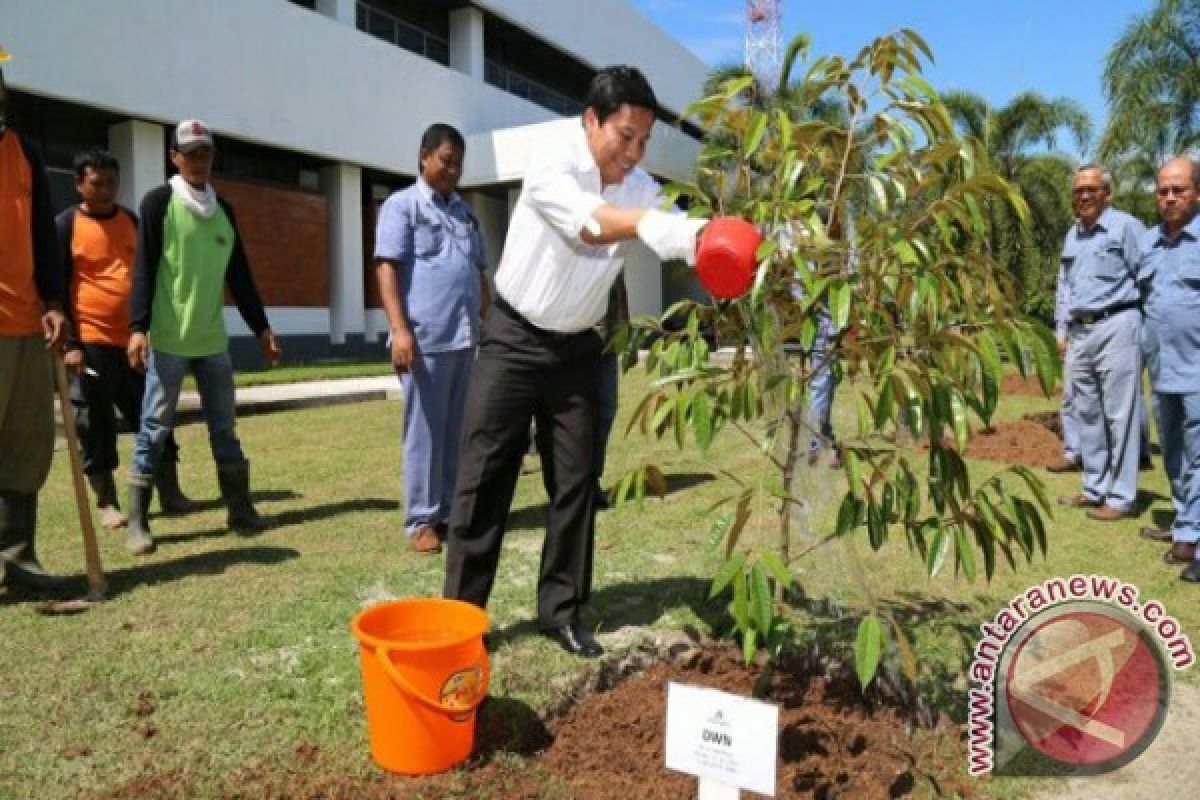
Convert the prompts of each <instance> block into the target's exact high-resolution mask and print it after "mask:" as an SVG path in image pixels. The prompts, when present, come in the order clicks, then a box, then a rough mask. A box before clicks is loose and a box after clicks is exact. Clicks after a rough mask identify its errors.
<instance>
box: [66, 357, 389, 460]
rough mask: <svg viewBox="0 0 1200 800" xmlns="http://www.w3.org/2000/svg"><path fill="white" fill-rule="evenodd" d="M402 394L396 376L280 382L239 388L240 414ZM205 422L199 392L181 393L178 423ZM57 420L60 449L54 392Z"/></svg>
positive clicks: (359, 400) (335, 403) (337, 403)
mask: <svg viewBox="0 0 1200 800" xmlns="http://www.w3.org/2000/svg"><path fill="white" fill-rule="evenodd" d="M400 397H401V391H400V379H399V378H397V377H396V376H395V375H380V376H377V377H374V378H339V379H337V380H329V381H301V382H299V383H277V384H272V385H269V386H249V387H245V388H242V389H238V390H237V413H238V416H239V417H241V416H246V415H248V414H267V413H270V412H272V411H284V410H288V409H296V408H312V407H314V406H335V405H340V404H341V403H361V402H364V401H367V400H395V399H399V398H400ZM203 421H204V416H203V414H202V413H201V411H200V395H199V394H197V393H196V392H194V391H187V392H183V393H182V394H180V395H179V406H178V408H176V411H175V423H176V424H177V425H184V424H187V423H192V422H203ZM54 423H55V442H54V448H55V449H56V450H61V449H62V448H63V447H65V446H66V444H65V440H64V439H63V433H62V414H61V412H60V411H59V408H58V394H57V393H55V395H54Z"/></svg>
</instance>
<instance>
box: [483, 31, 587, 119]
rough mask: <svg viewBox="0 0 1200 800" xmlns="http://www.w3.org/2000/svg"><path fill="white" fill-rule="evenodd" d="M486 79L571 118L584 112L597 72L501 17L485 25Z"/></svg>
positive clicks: (484, 74) (507, 90)
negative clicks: (591, 84) (590, 86)
mask: <svg viewBox="0 0 1200 800" xmlns="http://www.w3.org/2000/svg"><path fill="white" fill-rule="evenodd" d="M483 52H484V73H483V77H484V80H485V81H487V82H488V83H490V84H491V85H492V86H495V87H497V88H500V89H503V90H504V91H506V92H509V93H510V94H515V95H516V96H517V97H523V98H525V99H526V100H528V101H530V102H532V103H537V104H538V105H540V106H543V107H544V108H548V109H550V110H551V111H554V112H557V113H559V114H563V115H565V116H570V115H572V114H578V113H580V112H581V111H583V100H584V98H585V97H586V96H587V90H588V85H589V84H590V83H591V82H592V76H594V75H595V74H596V73H595V70H593V69H592V68H591V67H588V66H587V65H586V64H583V63H582V62H580V61H578V60H576V59H575V58H574V57H572V56H571V55H569V54H567V53H564V52H563V51H561V50H559V49H558V48H556V47H554V46H552V45H550V44H548V43H546V42H544V41H542V40H541V39H539V38H537V37H536V36H532V35H531V34H529V33H527V32H525V31H524V30H522V29H520V28H518V27H517V26H515V25H512V24H510V23H508V22H506V21H504V20H502V19H500V18H499V17H496V16H494V15H491V14H488V15H486V16H485V17H484V22H483Z"/></svg>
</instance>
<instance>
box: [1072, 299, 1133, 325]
mask: <svg viewBox="0 0 1200 800" xmlns="http://www.w3.org/2000/svg"><path fill="white" fill-rule="evenodd" d="M1137 307H1138V304H1137V303H1121V304H1119V305H1115V306H1113V307H1112V308H1106V309H1104V310H1103V311H1086V312H1084V313H1082V314H1075V315H1074V316H1072V317H1071V322H1077V323H1079V324H1080V325H1094V324H1096V323H1097V322H1100V321H1101V320H1105V319H1108V318H1109V317H1111V316H1115V315H1117V314H1120V313H1121V312H1123V311H1131V310H1133V309H1135V308H1137Z"/></svg>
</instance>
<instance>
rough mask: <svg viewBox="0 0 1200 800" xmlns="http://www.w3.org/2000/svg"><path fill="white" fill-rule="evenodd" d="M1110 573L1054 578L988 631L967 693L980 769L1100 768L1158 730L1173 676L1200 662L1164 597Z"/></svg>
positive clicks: (1019, 599)
mask: <svg viewBox="0 0 1200 800" xmlns="http://www.w3.org/2000/svg"><path fill="white" fill-rule="evenodd" d="M1138 595H1139V592H1138V588H1137V587H1136V586H1134V585H1132V584H1129V583H1125V582H1124V581H1122V580H1120V579H1119V578H1112V577H1109V576H1106V575H1072V576H1071V577H1069V578H1050V579H1048V580H1045V581H1043V582H1042V583H1040V584H1038V585H1036V586H1031V587H1029V588H1028V589H1026V590H1025V591H1023V592H1021V593H1020V594H1019V595H1017V596H1016V597H1014V598H1013V600H1012V602H1010V603H1009V604H1008V605H1007V606H1005V607H1004V608H1002V609H1001V610H1000V611H999V612H997V613H996V615H995V617H994V618H993V619H992V620H991V621H989V622H985V623H984V624H983V625H981V626H980V631H981V632H982V634H983V636H982V638H981V639H980V640H979V644H978V645H976V647H975V654H974V659H973V661H972V662H971V671H970V680H971V684H972V685H971V688H970V690H969V692H968V698H969V699H968V704H969V705H968V712H969V718H968V739H967V747H968V753H967V756H968V765H967V769H968V772H970V774H971V775H974V776H980V775H984V774H986V773H989V772H990V773H993V774H997V775H1096V774H1100V773H1102V772H1108V771H1109V770H1113V769H1116V768H1118V767H1120V766H1122V765H1124V764H1127V763H1129V762H1130V761H1132V760H1133V759H1135V758H1137V756H1138V755H1140V754H1141V753H1142V752H1143V751H1144V750H1145V749H1146V748H1147V747H1149V746H1150V743H1151V742H1152V741H1154V737H1155V736H1157V735H1158V732H1159V730H1160V729H1161V728H1162V724H1163V720H1164V719H1165V718H1166V715H1167V707H1168V705H1169V704H1170V695H1171V672H1172V671H1179V670H1185V669H1187V668H1188V667H1190V666H1192V664H1193V663H1195V661H1196V655H1195V652H1194V651H1193V650H1192V644H1191V642H1190V641H1189V640H1188V637H1187V636H1186V635H1185V634H1184V633H1183V631H1182V630H1181V628H1180V626H1179V622H1178V621H1177V620H1176V619H1175V618H1174V617H1172V616H1170V615H1169V614H1167V611H1166V609H1165V608H1164V607H1163V605H1162V604H1161V603H1159V602H1158V601H1157V600H1151V601H1149V602H1144V603H1143V602H1140V601H1139V597H1138Z"/></svg>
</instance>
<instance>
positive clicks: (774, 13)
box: [746, 0, 783, 91]
mask: <svg viewBox="0 0 1200 800" xmlns="http://www.w3.org/2000/svg"><path fill="white" fill-rule="evenodd" d="M782 27H783V0H746V69H748V70H750V71H751V72H752V73H754V75H755V76H756V77H757V78H758V80H759V82H760V83H761V84H762V85H763V86H764V87H765V88H766V89H767V90H768V91H770V90H772V89H774V88H775V82H776V81H777V80H779V68H780V66H781V63H780V59H781V54H780V52H779V48H780V38H781V33H780V30H781V28H782Z"/></svg>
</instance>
